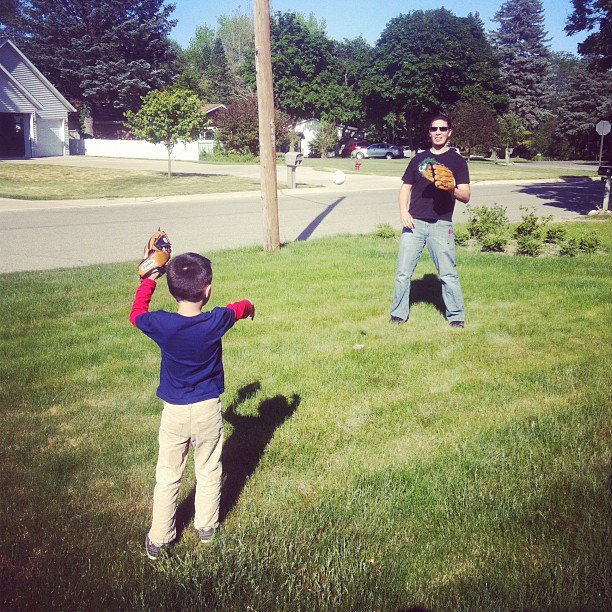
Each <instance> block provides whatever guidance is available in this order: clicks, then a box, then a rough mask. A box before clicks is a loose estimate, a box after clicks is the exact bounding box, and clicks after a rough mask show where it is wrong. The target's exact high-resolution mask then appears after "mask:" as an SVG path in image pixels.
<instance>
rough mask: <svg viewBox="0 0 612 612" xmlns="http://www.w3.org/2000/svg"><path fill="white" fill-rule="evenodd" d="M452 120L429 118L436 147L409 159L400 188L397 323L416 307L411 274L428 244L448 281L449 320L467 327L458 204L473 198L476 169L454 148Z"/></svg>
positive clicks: (394, 317) (395, 291)
mask: <svg viewBox="0 0 612 612" xmlns="http://www.w3.org/2000/svg"><path fill="white" fill-rule="evenodd" d="M452 133H453V130H452V125H451V121H450V119H449V118H448V117H446V116H444V115H436V116H435V117H434V118H433V119H432V120H431V122H430V124H429V135H430V138H431V149H429V150H428V151H423V152H422V153H417V154H416V155H415V156H414V157H413V158H412V159H411V160H410V163H409V164H408V167H407V168H406V172H404V176H403V177H402V180H403V182H404V184H403V185H402V187H401V189H400V193H399V208H400V217H401V219H402V225H403V230H402V236H401V239H400V247H399V253H398V256H397V272H396V274H395V285H394V288H393V304H392V305H391V319H390V322H391V323H405V322H406V321H407V320H408V315H409V310H410V279H411V277H412V273H413V272H414V269H415V268H416V265H417V263H418V261H419V257H420V256H421V252H422V251H423V247H424V246H425V245H427V249H428V250H429V253H430V255H431V258H432V260H433V262H434V265H435V266H436V270H437V271H438V276H439V277H440V281H441V282H442V297H443V298H444V305H445V306H446V320H447V321H448V322H449V323H450V324H451V326H452V327H463V326H464V325H465V315H464V312H463V296H462V295H461V286H460V284H459V276H458V275H457V267H456V265H455V235H454V233H453V210H454V208H455V200H459V201H460V202H464V203H465V204H467V203H468V202H469V201H470V174H469V170H468V166H467V163H466V162H465V160H464V159H463V158H462V157H461V155H459V154H458V153H456V152H455V151H451V150H450V149H449V148H448V141H449V139H450V137H451V134H452Z"/></svg>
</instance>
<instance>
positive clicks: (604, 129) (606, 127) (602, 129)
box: [595, 120, 612, 166]
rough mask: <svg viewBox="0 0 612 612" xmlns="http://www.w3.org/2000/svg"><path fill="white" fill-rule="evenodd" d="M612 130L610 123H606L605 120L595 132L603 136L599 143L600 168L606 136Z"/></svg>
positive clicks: (598, 125)
mask: <svg viewBox="0 0 612 612" xmlns="http://www.w3.org/2000/svg"><path fill="white" fill-rule="evenodd" d="M611 128H612V125H610V122H609V121H604V120H602V121H600V122H599V123H598V124H597V125H596V126H595V131H596V132H597V133H598V134H599V135H600V136H601V142H600V143H599V165H600V166H601V156H602V154H603V142H604V136H605V135H606V134H609V133H610V129H611Z"/></svg>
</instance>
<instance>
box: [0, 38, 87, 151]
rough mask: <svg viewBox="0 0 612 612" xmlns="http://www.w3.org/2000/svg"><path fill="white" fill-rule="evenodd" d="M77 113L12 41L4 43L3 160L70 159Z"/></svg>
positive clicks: (0, 55) (0, 46)
mask: <svg viewBox="0 0 612 612" xmlns="http://www.w3.org/2000/svg"><path fill="white" fill-rule="evenodd" d="M69 112H71V113H74V112H76V109H75V108H74V107H73V106H72V105H71V104H70V102H68V101H67V100H66V98H64V97H63V96H62V94H60V92H59V91H57V89H55V87H53V85H51V83H50V82H49V81H48V80H47V79H46V78H45V77H44V75H43V74H42V73H41V72H40V70H38V69H37V68H36V66H34V64H32V62H31V61H30V60H29V59H28V58H27V57H26V56H25V55H24V54H23V53H22V52H21V51H20V50H19V49H18V48H17V47H16V45H15V44H14V43H12V42H11V41H10V40H8V39H0V157H25V158H30V157H51V156H56V155H68V113H69Z"/></svg>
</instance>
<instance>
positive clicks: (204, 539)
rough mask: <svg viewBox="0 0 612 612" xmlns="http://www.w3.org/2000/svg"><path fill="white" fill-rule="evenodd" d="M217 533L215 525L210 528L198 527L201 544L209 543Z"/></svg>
mask: <svg viewBox="0 0 612 612" xmlns="http://www.w3.org/2000/svg"><path fill="white" fill-rule="evenodd" d="M214 533H215V528H214V527H209V528H208V529H198V536H199V538H200V543H201V544H208V543H209V542H210V541H211V540H212V537H213V535H214Z"/></svg>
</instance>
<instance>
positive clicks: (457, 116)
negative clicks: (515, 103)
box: [452, 100, 499, 159]
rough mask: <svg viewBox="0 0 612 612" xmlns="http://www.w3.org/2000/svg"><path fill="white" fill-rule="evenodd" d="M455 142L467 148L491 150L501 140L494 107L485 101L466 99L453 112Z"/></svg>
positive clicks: (468, 151)
mask: <svg viewBox="0 0 612 612" xmlns="http://www.w3.org/2000/svg"><path fill="white" fill-rule="evenodd" d="M452 139H453V142H454V143H455V144H456V145H458V146H459V147H461V148H462V149H467V154H468V159H469V156H470V153H471V152H472V151H473V150H478V151H482V152H484V151H487V150H491V149H492V148H493V147H495V145H496V144H497V142H498V140H499V123H498V120H497V115H496V114H495V111H494V110H493V108H492V107H491V106H490V105H488V104H486V103H484V102H473V101H469V100H464V101H461V102H459V104H457V106H456V108H455V110H454V112H453V136H452Z"/></svg>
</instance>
